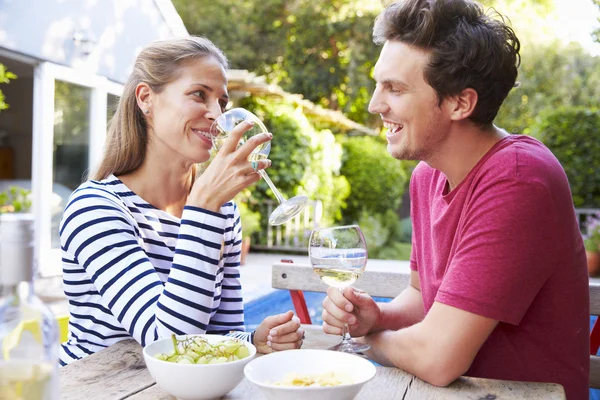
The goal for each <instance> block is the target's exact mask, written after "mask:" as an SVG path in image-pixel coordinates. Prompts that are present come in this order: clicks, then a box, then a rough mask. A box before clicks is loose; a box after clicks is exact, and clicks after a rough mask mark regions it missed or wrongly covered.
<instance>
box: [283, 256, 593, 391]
mask: <svg viewBox="0 0 600 400" xmlns="http://www.w3.org/2000/svg"><path fill="white" fill-rule="evenodd" d="M409 280H410V273H409V272H383V271H373V270H366V271H365V272H364V273H363V274H362V275H361V277H360V279H359V280H358V281H357V282H356V285H354V286H355V287H356V288H358V289H361V290H364V291H365V292H367V293H369V294H370V295H371V296H373V297H389V298H393V297H396V296H397V295H398V294H400V292H401V291H402V290H404V288H405V287H406V286H407V285H408V283H409ZM271 284H272V286H273V287H274V288H276V289H287V290H292V291H309V292H326V291H327V285H325V284H324V283H323V282H321V280H320V279H319V277H317V276H316V275H315V273H314V272H313V271H312V268H311V266H310V265H307V264H291V263H275V264H273V270H272V274H271ZM589 290H590V314H591V315H600V283H595V282H590V285H589ZM302 299H303V297H302ZM294 306H295V307H296V310H298V307H299V305H298V304H296V301H294ZM598 321H600V317H599V318H598ZM599 346H600V322H596V324H595V325H594V328H593V329H592V332H591V333H590V348H591V353H592V354H591V355H590V387H591V388H600V357H598V356H596V355H595V354H596V353H597V351H598V347H599Z"/></svg>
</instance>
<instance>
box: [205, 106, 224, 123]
mask: <svg viewBox="0 0 600 400" xmlns="http://www.w3.org/2000/svg"><path fill="white" fill-rule="evenodd" d="M221 114H223V111H222V110H221V105H220V104H213V105H212V106H209V107H208V113H206V118H208V119H209V120H211V121H214V120H215V119H217V118H219V116H220V115H221Z"/></svg>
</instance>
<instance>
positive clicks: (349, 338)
mask: <svg viewBox="0 0 600 400" xmlns="http://www.w3.org/2000/svg"><path fill="white" fill-rule="evenodd" d="M351 341H352V336H350V329H349V328H348V324H347V323H344V329H343V330H342V342H351Z"/></svg>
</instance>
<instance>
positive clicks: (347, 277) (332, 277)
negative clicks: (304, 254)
mask: <svg viewBox="0 0 600 400" xmlns="http://www.w3.org/2000/svg"><path fill="white" fill-rule="evenodd" d="M313 271H315V274H317V276H318V277H319V278H321V280H322V281H323V283H325V284H326V285H327V286H332V287H336V288H339V289H343V288H345V287H346V286H350V285H352V284H353V283H354V282H356V280H357V279H358V277H359V276H360V271H359V270H348V269H332V268H317V267H313Z"/></svg>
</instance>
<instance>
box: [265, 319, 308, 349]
mask: <svg viewBox="0 0 600 400" xmlns="http://www.w3.org/2000/svg"><path fill="white" fill-rule="evenodd" d="M303 339H304V330H303V329H301V328H300V320H299V319H298V317H295V316H294V313H293V312H292V311H288V312H286V313H283V314H278V315H273V316H270V317H267V318H265V319H264V320H263V322H261V324H260V325H259V326H258V328H256V332H255V333H254V346H256V350H257V351H258V352H259V353H262V354H268V353H272V352H274V351H280V350H290V349H299V348H300V346H302V340H303Z"/></svg>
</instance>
